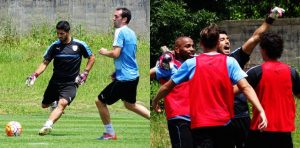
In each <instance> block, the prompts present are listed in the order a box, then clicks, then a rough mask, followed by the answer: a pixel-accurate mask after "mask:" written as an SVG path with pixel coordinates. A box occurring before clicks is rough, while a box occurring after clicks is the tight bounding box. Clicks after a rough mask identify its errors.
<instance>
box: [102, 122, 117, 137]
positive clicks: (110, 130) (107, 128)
mask: <svg viewBox="0 0 300 148" xmlns="http://www.w3.org/2000/svg"><path fill="white" fill-rule="evenodd" d="M104 127H105V133H108V134H112V135H113V134H115V130H114V128H113V126H112V124H111V123H110V124H106V125H104Z"/></svg>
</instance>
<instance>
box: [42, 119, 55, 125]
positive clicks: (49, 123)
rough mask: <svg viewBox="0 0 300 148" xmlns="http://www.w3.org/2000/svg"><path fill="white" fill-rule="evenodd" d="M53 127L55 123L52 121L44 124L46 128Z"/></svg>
mask: <svg viewBox="0 0 300 148" xmlns="http://www.w3.org/2000/svg"><path fill="white" fill-rule="evenodd" d="M52 125H53V121H51V120H49V119H48V120H47V121H46V123H45V124H44V126H47V127H52Z"/></svg>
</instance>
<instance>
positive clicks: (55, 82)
mask: <svg viewBox="0 0 300 148" xmlns="http://www.w3.org/2000/svg"><path fill="white" fill-rule="evenodd" d="M112 20H113V23H114V27H115V28H116V30H115V34H114V41H113V45H112V46H113V47H112V50H107V49H105V48H100V49H99V51H98V52H99V54H100V55H103V56H107V57H110V58H113V59H114V65H115V71H114V72H113V74H112V82H111V83H110V84H109V85H107V87H105V88H104V89H103V91H101V92H100V94H99V95H98V97H97V99H96V101H95V103H96V107H97V109H98V111H99V115H100V118H101V120H102V123H103V124H104V127H105V132H104V133H103V134H102V135H101V136H100V137H99V138H97V139H98V140H116V139H117V136H116V133H115V131H114V128H113V126H112V123H111V119H110V114H109V110H108V107H107V105H112V104H114V103H115V102H117V101H118V100H119V99H122V100H123V102H124V106H125V107H126V108H127V109H128V110H130V111H133V112H135V113H137V114H139V115H141V116H142V117H144V118H146V119H150V111H149V110H148V109H147V108H146V107H144V106H142V105H140V104H137V103H136V93H137V85H138V82H139V71H138V65H137V61H136V50H137V38H136V35H135V33H134V31H133V30H131V29H130V28H129V27H128V26H127V25H128V23H129V22H130V20H131V11H130V10H128V9H127V8H124V7H120V8H116V9H115V12H114V17H113V19H112ZM56 33H57V37H58V40H57V41H55V42H54V43H52V44H51V45H50V46H49V47H48V49H47V50H46V52H45V54H44V60H43V62H42V63H41V64H40V65H39V67H38V68H37V69H36V70H35V71H34V72H33V74H32V75H31V76H29V77H28V78H27V80H26V84H27V85H28V86H31V85H33V84H34V82H35V80H36V79H37V77H38V76H39V75H41V74H42V73H43V72H44V71H45V70H46V68H47V66H48V65H49V63H50V62H51V61H52V60H53V75H52V77H51V79H50V81H49V84H48V87H47V88H46V91H45V93H44V96H43V100H42V108H48V107H50V108H51V109H52V112H51V113H50V115H49V118H48V120H47V121H46V122H45V124H44V125H43V127H42V128H41V129H40V130H39V132H38V133H39V135H42V136H43V135H47V134H49V133H50V132H51V131H52V128H53V125H54V123H55V122H57V120H58V119H59V118H60V117H61V116H62V114H63V113H64V110H65V108H66V107H67V106H68V105H70V104H71V103H72V101H73V100H74V98H75V96H76V91H77V89H78V86H79V85H81V84H83V83H84V82H85V81H86V79H87V77H88V74H89V72H90V70H91V69H92V67H93V64H94V62H95V57H94V55H93V53H92V51H91V49H90V48H89V47H88V45H87V44H86V43H85V42H83V41H80V40H77V39H75V38H72V37H71V34H70V24H69V22H67V21H60V22H58V23H57V25H56ZM82 57H84V58H87V59H88V60H87V63H86V66H85V68H84V71H83V72H82V73H81V74H80V65H81V61H82Z"/></svg>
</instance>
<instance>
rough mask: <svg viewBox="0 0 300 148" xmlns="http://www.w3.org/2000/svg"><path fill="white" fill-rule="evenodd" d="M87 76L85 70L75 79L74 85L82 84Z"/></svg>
mask: <svg viewBox="0 0 300 148" xmlns="http://www.w3.org/2000/svg"><path fill="white" fill-rule="evenodd" d="M88 75H89V73H88V71H86V70H85V71H84V72H83V73H81V74H79V75H78V76H77V77H76V79H75V83H77V84H78V85H82V84H84V83H85V81H86V79H87V76H88Z"/></svg>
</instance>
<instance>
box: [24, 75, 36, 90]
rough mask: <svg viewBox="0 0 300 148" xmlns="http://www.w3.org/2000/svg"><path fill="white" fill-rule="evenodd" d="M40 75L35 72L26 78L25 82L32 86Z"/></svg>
mask: <svg viewBox="0 0 300 148" xmlns="http://www.w3.org/2000/svg"><path fill="white" fill-rule="evenodd" d="M37 77H38V74H37V73H33V74H32V75H31V76H28V77H27V79H26V82H25V84H26V85H27V86H28V87H29V86H32V85H33V84H34V82H35V80H36V78H37Z"/></svg>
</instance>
